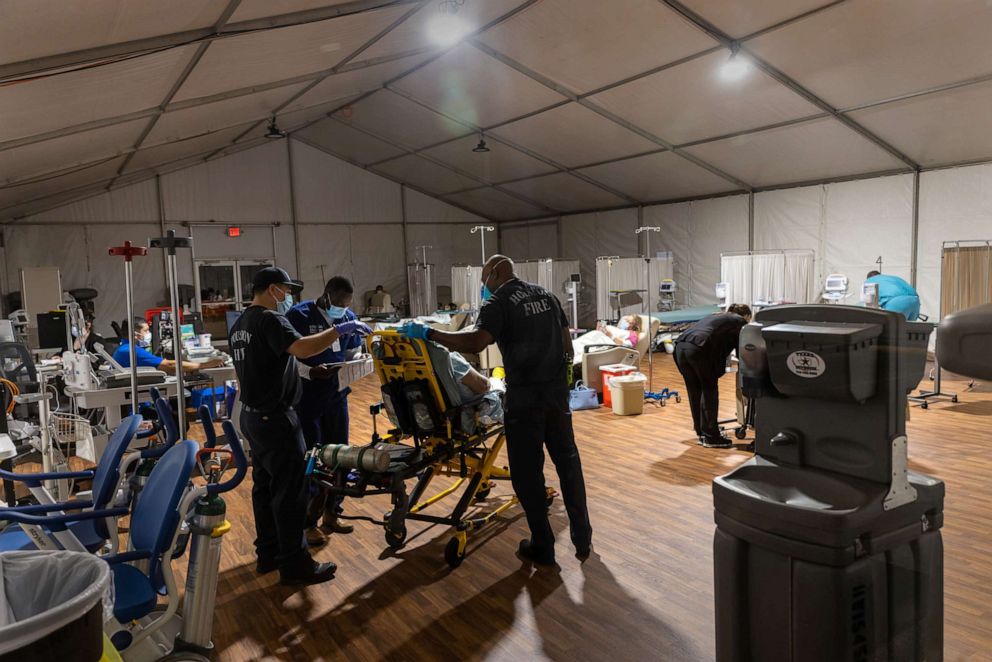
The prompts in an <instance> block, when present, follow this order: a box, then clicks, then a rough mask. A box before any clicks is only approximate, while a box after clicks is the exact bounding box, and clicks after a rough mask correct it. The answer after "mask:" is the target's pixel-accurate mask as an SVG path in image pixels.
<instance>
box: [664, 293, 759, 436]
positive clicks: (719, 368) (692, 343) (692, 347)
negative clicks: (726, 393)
mask: <svg viewBox="0 0 992 662" xmlns="http://www.w3.org/2000/svg"><path fill="white" fill-rule="evenodd" d="M750 320H751V309H750V308H748V307H747V306H745V305H744V304H740V303H735V304H733V305H731V306H730V308H729V309H728V312H726V313H717V314H716V315H709V316H707V317H704V318H703V319H701V320H699V321H698V322H696V323H695V324H693V325H692V326H691V327H689V328H688V329H686V330H685V331H683V332H682V333H681V334H680V335H679V337H678V339H677V340H676V341H675V365H676V366H678V369H679V372H681V373H682V378H683V379H684V380H685V388H686V392H687V393H688V396H689V409H691V410H692V424H693V426H694V427H695V429H696V437H698V438H699V443H700V444H701V445H703V446H706V447H707V448H730V447H731V446H733V443H731V441H730V439H728V438H727V437H725V436H723V435H722V434H721V433H720V426H719V424H718V422H717V411H718V410H719V408H720V390H719V389H718V388H717V380H718V379H720V378H721V377H723V375H724V374H725V373H726V372H727V357H729V356H730V352H732V351H733V350H735V349H737V343H738V341H739V340H740V335H741V329H742V328H743V327H744V325H745V324H747V323H748V322H749V321H750Z"/></svg>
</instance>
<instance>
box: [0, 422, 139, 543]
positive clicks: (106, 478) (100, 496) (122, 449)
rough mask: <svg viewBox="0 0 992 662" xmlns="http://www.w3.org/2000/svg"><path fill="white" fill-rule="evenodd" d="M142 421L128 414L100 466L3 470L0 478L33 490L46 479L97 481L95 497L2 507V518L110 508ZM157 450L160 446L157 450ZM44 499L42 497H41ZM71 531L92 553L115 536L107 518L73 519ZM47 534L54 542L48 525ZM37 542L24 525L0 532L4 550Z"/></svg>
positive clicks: (104, 453)
mask: <svg viewBox="0 0 992 662" xmlns="http://www.w3.org/2000/svg"><path fill="white" fill-rule="evenodd" d="M140 424H141V417H140V416H128V417H127V418H125V419H124V420H123V421H121V424H120V425H119V426H118V427H117V429H116V430H114V433H113V434H112V435H111V436H110V439H109V440H108V441H107V447H106V449H104V451H103V455H101V456H100V462H99V463H98V464H97V466H96V469H89V470H86V471H73V472H56V473H34V474H26V473H11V472H7V471H0V478H4V479H8V480H13V481H18V482H21V483H25V484H26V485H27V486H28V487H29V488H30V489H32V491H35V490H40V489H42V483H43V482H44V481H46V480H58V479H69V478H75V479H81V478H89V479H92V481H93V489H92V497H91V499H89V500H84V499H73V500H70V501H64V502H61V503H40V504H38V505H34V506H20V507H15V508H8V509H2V510H0V519H9V518H8V517H7V515H9V514H10V513H12V512H17V513H23V514H26V515H44V514H46V513H55V512H58V511H77V510H86V509H89V510H94V511H96V510H103V509H106V508H108V507H109V506H110V505H111V504H112V502H113V500H114V497H115V496H116V494H117V486H118V484H119V483H120V478H121V461H122V459H123V457H124V454H125V453H126V452H127V448H128V446H129V445H130V444H131V442H132V441H133V440H134V438H135V435H136V433H137V431H138V426H139V425H140ZM156 450H157V449H156ZM39 500H40V499H39ZM68 530H69V532H70V533H71V534H72V535H73V536H74V537H75V538H76V540H78V541H79V543H81V544H82V546H83V547H85V548H86V550H87V551H89V552H95V551H97V550H98V549H100V548H101V547H103V545H104V544H105V543H106V542H107V540H109V539H110V538H111V535H112V534H111V530H110V527H109V526H108V521H107V520H106V519H85V520H79V521H75V522H73V523H72V524H71V525H70V526H69V527H68ZM46 537H47V538H48V539H49V540H52V541H54V540H55V538H54V536H53V532H52V530H51V529H49V528H48V527H46ZM36 548H37V545H36V544H35V542H34V541H33V540H32V539H31V537H30V536H28V534H27V533H25V531H24V530H23V529H22V528H21V527H20V526H17V525H16V524H15V525H12V526H9V527H7V528H6V529H4V530H3V531H2V532H0V551H4V552H9V551H16V550H30V549H36Z"/></svg>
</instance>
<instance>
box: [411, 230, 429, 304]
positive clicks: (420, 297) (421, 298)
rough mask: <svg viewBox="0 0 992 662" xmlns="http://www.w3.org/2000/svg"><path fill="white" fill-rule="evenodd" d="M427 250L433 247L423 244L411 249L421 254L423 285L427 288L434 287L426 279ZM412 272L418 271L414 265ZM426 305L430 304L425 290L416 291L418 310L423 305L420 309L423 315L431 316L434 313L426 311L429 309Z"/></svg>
mask: <svg viewBox="0 0 992 662" xmlns="http://www.w3.org/2000/svg"><path fill="white" fill-rule="evenodd" d="M428 248H434V247H433V246H431V245H429V244H424V245H422V246H414V247H413V250H414V251H420V252H421V253H422V254H423V260H424V261H423V262H421V263H420V264H421V265H422V266H423V270H422V271H423V273H424V285H426V286H428V287H434V283H429V282H427V281H428V280H429V279H428V278H427V249H428ZM414 259H416V258H414ZM414 271H419V270H418V269H416V263H414ZM411 290H412V285H411ZM421 290H423V288H421ZM428 303H430V296H429V295H428V292H427V291H426V290H423V291H418V292H417V307H418V308H421V304H423V306H422V308H421V309H422V310H424V311H425V312H424V314H425V315H430V314H432V313H433V312H434V311H433V310H427V309H428V308H429V306H428V305H427V304H428ZM410 314H411V315H412V314H413V292H412V291H411V292H410Z"/></svg>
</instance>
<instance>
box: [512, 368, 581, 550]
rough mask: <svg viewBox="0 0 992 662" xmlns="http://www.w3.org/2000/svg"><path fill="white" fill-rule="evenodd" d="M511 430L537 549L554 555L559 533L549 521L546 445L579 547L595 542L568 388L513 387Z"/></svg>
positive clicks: (515, 471) (515, 468) (518, 485)
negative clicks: (569, 404) (545, 462)
mask: <svg viewBox="0 0 992 662" xmlns="http://www.w3.org/2000/svg"><path fill="white" fill-rule="evenodd" d="M505 430H506V452H507V455H508V456H509V460H510V480H511V482H512V483H513V490H514V492H516V494H517V498H518V499H520V505H521V506H523V509H524V513H525V514H526V515H527V524H528V525H529V526H530V534H531V544H532V545H533V546H534V549H535V550H536V551H537V553H538V554H540V555H541V556H543V557H545V558H547V559H553V558H554V549H555V547H554V545H555V534H554V531H553V530H552V529H551V523H550V522H549V521H548V504H547V490H546V487H545V483H544V448H545V447H547V449H548V454H549V455H550V456H551V461H552V462H553V463H554V465H555V470H556V471H557V472H558V479H559V481H560V483H561V493H562V499H563V501H564V502H565V510H566V511H567V512H568V521H569V528H570V533H571V538H572V543H573V544H574V545H575V546H576V547H577V548H582V547H587V546H588V545H589V544H590V542H591V541H592V527H591V525H590V524H589V510H588V508H587V506H586V485H585V479H584V478H583V476H582V463H581V462H580V461H579V449H578V447H576V445H575V435H574V433H573V432H572V411H571V409H569V406H568V389H567V387H566V386H564V385H561V386H555V387H548V388H540V389H536V388H524V389H513V388H512V387H511V388H510V389H509V390H508V391H507V394H506V417H505Z"/></svg>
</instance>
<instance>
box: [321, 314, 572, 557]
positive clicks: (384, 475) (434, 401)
mask: <svg viewBox="0 0 992 662" xmlns="http://www.w3.org/2000/svg"><path fill="white" fill-rule="evenodd" d="M366 345H367V347H368V350H369V352H370V353H371V355H372V358H373V362H374V365H375V372H376V374H377V375H378V377H379V380H380V382H381V384H382V402H381V403H379V404H377V405H373V406H372V408H371V413H372V415H373V435H372V443H370V444H369V445H368V446H364V447H353V446H343V445H338V444H330V445H326V446H323V447H321V448H318V449H314V450H312V451H311V452H310V454H309V456H308V463H307V471H308V473H310V475H311V476H312V477H313V478H315V479H316V480H318V481H319V482H320V483H321V484H322V485H323V486H324V487H326V488H327V489H328V490H329V492H330V494H332V495H343V496H347V497H351V498H362V497H365V496H372V495H378V494H383V495H384V494H388V495H390V497H391V500H392V506H393V509H392V510H391V511H390V512H388V513H386V514H385V515H384V517H383V522H382V524H383V526H384V528H385V538H386V544H387V545H389V546H390V547H392V548H399V547H402V546H403V544H404V543H405V542H406V536H407V529H406V521H407V520H417V521H422V522H430V523H433V524H443V525H447V526H450V527H452V528H453V529H454V536H453V537H452V538H451V540H450V541H449V542H448V545H447V546H446V547H445V550H444V558H445V560H446V561H447V562H448V564H449V565H450V566H451V567H456V566H458V565H460V564H461V562H462V560H463V559H464V557H465V548H466V544H467V540H468V535H469V533H470V532H473V531H475V530H478V529H480V528H481V527H483V526H485V525H486V524H488V523H489V522H491V521H493V520H494V519H495V518H496V517H498V516H499V515H500V514H502V513H504V512H505V511H506V510H508V509H509V508H511V507H513V506H514V505H515V504H516V503H517V499H516V497H514V496H512V495H511V496H508V497H506V498H505V499H504V500H503V501H502V502H501V503H500V504H499V505H498V506H497V507H496V508H494V509H492V510H489V511H487V512H483V511H481V510H478V509H476V508H474V504H475V503H478V502H481V501H484V500H485V499H487V498H488V497H489V495H490V492H491V490H492V489H493V488H494V487H495V484H496V483H495V481H498V480H509V478H510V473H509V471H508V470H507V469H506V468H505V467H499V466H496V459H497V456H498V455H499V453H500V451H501V450H502V448H503V444H504V442H505V437H504V433H503V426H502V424H499V423H494V424H491V425H485V424H484V423H483V419H484V415H485V402H486V401H485V397H484V396H478V397H476V398H472V399H470V400H463V399H462V398H461V394H460V393H459V390H458V383H457V381H456V380H455V377H454V375H453V373H452V371H451V364H450V363H449V361H448V358H447V352H446V350H444V349H443V348H441V347H440V346H438V345H435V344H434V343H430V342H425V341H423V340H415V339H410V338H406V337H403V336H401V335H399V334H398V333H397V332H396V331H392V330H388V331H379V332H376V333H374V334H373V335H370V336H368V337H367V338H366ZM382 412H385V413H386V414H387V417H388V419H389V422H390V424H391V426H392V427H391V429H390V430H389V431H388V432H387V433H386V434H385V435H380V434H379V433H378V425H377V418H376V417H377V415H378V414H380V413H382ZM436 476H449V477H454V478H455V479H456V480H455V482H454V483H453V484H451V485H449V486H447V487H445V488H444V489H442V490H441V491H440V492H438V493H436V494H434V495H433V496H430V497H428V498H424V495H425V492H426V490H427V488H428V486H429V485H430V484H431V482H432V481H433V479H434V478H435V477H436ZM411 480H412V481H414V484H413V489H412V490H409V491H408V490H407V487H406V485H407V481H411ZM553 496H554V492H553V491H550V490H549V496H548V500H549V504H550V502H551V500H552V499H553ZM448 497H452V499H453V500H455V504H454V507H453V508H452V509H451V511H450V512H449V513H448V514H447V515H434V514H427V513H426V512H425V511H426V510H427V509H428V508H429V507H431V506H434V505H436V504H438V503H439V502H441V501H443V500H445V499H447V498H448ZM470 509H472V510H470Z"/></svg>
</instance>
